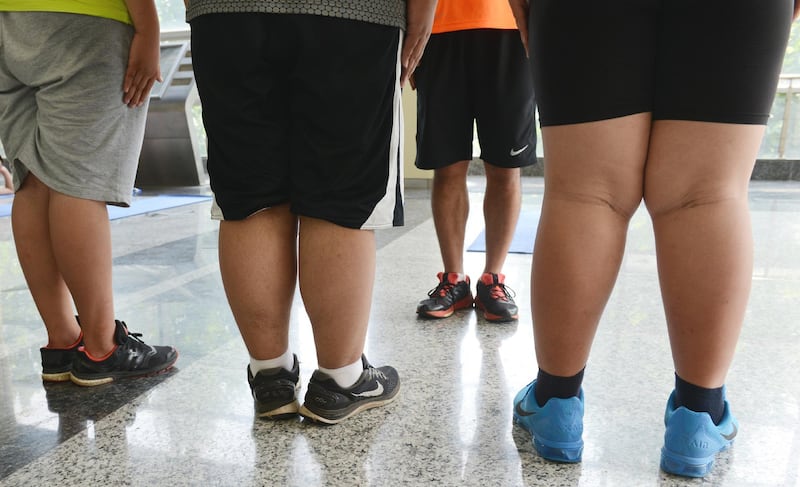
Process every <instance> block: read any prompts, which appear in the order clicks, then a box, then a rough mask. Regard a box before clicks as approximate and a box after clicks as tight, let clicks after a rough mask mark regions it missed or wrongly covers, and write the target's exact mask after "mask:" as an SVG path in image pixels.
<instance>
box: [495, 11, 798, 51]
mask: <svg viewBox="0 0 800 487" xmlns="http://www.w3.org/2000/svg"><path fill="white" fill-rule="evenodd" d="M795 2H800V0H795ZM508 4H509V5H511V12H513V14H514V20H516V21H517V29H519V36H520V38H521V39H522V45H523V46H524V47H525V55H526V56H528V57H530V51H529V50H528V11H529V9H530V5H529V0H508Z"/></svg>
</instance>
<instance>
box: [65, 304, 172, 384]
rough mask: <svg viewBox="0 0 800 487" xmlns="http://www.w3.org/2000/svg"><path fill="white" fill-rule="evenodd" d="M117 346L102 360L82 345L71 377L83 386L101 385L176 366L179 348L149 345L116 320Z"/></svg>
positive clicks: (115, 336)
mask: <svg viewBox="0 0 800 487" xmlns="http://www.w3.org/2000/svg"><path fill="white" fill-rule="evenodd" d="M115 323H116V330H115V331H114V342H115V343H116V344H117V346H116V348H114V350H113V351H112V352H110V353H109V354H108V356H106V357H104V358H103V359H102V360H96V359H93V358H92V357H90V356H89V355H88V354H87V353H86V350H84V348H83V347H82V346H81V347H79V348H78V350H77V352H76V354H75V360H74V361H73V363H72V372H71V373H70V379H71V380H72V382H74V383H76V384H78V385H80V386H99V385H100V384H106V383H108V382H112V381H113V380H115V379H121V378H125V377H140V376H146V375H155V374H158V373H160V372H164V371H166V370H169V369H170V368H172V366H173V365H174V364H175V361H176V360H178V351H177V350H175V349H174V348H172V347H165V346H152V345H147V344H146V343H144V342H143V341H142V340H141V338H140V337H141V336H142V334H141V333H130V332H128V327H127V326H126V325H125V323H124V322H122V321H119V320H115Z"/></svg>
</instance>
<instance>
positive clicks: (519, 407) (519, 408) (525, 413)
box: [514, 401, 735, 434]
mask: <svg viewBox="0 0 800 487" xmlns="http://www.w3.org/2000/svg"><path fill="white" fill-rule="evenodd" d="M514 409H515V410H516V412H517V416H521V417H526V416H533V415H534V414H536V411H525V410H524V409H522V401H520V402H518V403H517V404H516V405H515V406H514ZM734 434H735V433H734Z"/></svg>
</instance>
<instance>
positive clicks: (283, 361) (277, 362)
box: [250, 348, 294, 375]
mask: <svg viewBox="0 0 800 487" xmlns="http://www.w3.org/2000/svg"><path fill="white" fill-rule="evenodd" d="M276 367H283V368H284V369H286V370H292V367H294V354H292V351H291V350H290V349H288V348H287V349H286V351H285V352H283V355H280V356H278V357H275V358H271V359H267V360H258V359H255V358H253V357H250V372H251V373H252V374H253V375H256V374H257V373H258V372H259V371H261V370H264V369H274V368H276Z"/></svg>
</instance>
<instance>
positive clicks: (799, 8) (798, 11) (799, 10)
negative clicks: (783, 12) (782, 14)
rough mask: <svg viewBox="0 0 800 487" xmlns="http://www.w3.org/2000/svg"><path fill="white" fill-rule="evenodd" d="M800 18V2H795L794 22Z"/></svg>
mask: <svg viewBox="0 0 800 487" xmlns="http://www.w3.org/2000/svg"><path fill="white" fill-rule="evenodd" d="M798 17H800V0H794V16H793V17H792V20H797V18H798Z"/></svg>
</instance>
